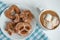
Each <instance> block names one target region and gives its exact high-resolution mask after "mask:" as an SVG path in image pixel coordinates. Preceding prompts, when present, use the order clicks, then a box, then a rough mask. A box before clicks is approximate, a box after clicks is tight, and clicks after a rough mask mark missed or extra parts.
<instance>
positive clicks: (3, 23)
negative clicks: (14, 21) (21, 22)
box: [0, 4, 36, 40]
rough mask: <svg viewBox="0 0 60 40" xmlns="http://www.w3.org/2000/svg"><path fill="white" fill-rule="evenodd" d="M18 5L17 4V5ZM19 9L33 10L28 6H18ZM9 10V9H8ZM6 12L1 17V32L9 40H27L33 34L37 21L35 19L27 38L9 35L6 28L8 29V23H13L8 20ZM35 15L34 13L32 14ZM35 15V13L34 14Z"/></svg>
mask: <svg viewBox="0 0 60 40" xmlns="http://www.w3.org/2000/svg"><path fill="white" fill-rule="evenodd" d="M15 5H17V4H15ZM17 6H18V7H19V8H22V9H27V10H31V8H29V7H27V6H21V5H17ZM7 9H8V8H7ZM4 12H5V11H4ZM4 12H3V13H2V14H1V17H0V27H1V30H2V32H3V33H4V34H5V35H6V36H7V37H9V38H11V39H15V40H22V39H23V40H24V39H25V38H27V37H28V36H29V35H30V34H31V33H32V32H33V30H34V29H35V28H36V21H35V19H33V21H32V23H31V26H32V30H31V32H30V34H29V35H27V36H26V37H22V36H20V35H17V34H13V35H9V34H8V33H7V32H6V31H5V27H6V22H9V21H11V20H10V19H8V18H7V17H6V16H5V14H4ZM32 13H33V12H32ZM33 14H34V13H33Z"/></svg>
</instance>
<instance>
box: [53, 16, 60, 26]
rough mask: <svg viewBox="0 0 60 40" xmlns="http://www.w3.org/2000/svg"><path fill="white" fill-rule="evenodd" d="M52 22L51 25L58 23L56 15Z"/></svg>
mask: <svg viewBox="0 0 60 40" xmlns="http://www.w3.org/2000/svg"><path fill="white" fill-rule="evenodd" d="M52 24H53V26H56V25H58V24H59V20H58V19H57V18H56V17H54V18H53V20H52Z"/></svg>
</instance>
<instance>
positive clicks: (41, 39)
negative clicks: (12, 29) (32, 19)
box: [26, 24, 48, 40]
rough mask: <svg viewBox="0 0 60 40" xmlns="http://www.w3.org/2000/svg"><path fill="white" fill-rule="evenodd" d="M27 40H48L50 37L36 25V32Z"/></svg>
mask: <svg viewBox="0 0 60 40" xmlns="http://www.w3.org/2000/svg"><path fill="white" fill-rule="evenodd" d="M26 40H48V37H47V36H46V34H45V33H44V32H43V30H42V28H41V27H39V25H38V24H36V29H35V31H34V32H33V33H32V34H31V35H30V36H29V37H28V38H26Z"/></svg>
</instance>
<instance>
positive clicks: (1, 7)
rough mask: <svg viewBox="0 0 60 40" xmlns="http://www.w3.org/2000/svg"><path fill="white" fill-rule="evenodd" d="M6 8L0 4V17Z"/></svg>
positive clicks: (3, 4)
mask: <svg viewBox="0 0 60 40" xmlns="http://www.w3.org/2000/svg"><path fill="white" fill-rule="evenodd" d="M7 7H8V6H7V5H6V4H5V3H3V2H0V15H1V13H2V12H3V11H4V10H5V9H6V8H7Z"/></svg>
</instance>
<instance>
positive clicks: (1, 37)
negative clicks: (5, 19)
mask: <svg viewBox="0 0 60 40" xmlns="http://www.w3.org/2000/svg"><path fill="white" fill-rule="evenodd" d="M0 40H10V38H8V37H6V36H5V35H4V34H3V32H2V31H1V29H0Z"/></svg>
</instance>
